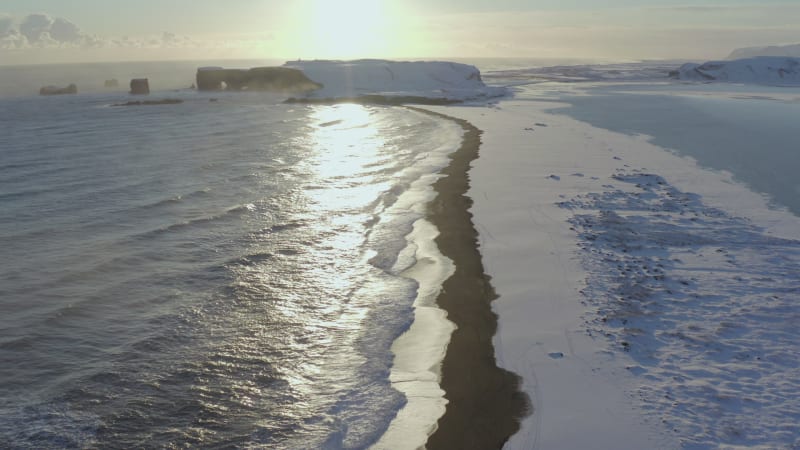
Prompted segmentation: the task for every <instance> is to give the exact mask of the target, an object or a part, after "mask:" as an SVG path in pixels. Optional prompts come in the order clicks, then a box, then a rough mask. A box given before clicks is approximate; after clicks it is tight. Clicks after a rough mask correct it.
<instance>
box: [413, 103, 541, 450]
mask: <svg viewBox="0 0 800 450" xmlns="http://www.w3.org/2000/svg"><path fill="white" fill-rule="evenodd" d="M407 107H408V108H410V109H412V110H415V111H420V112H423V113H426V114H431V115H434V116H437V117H441V118H445V119H448V120H451V121H454V122H456V123H458V124H459V125H460V126H461V127H462V128H463V129H464V136H463V138H462V142H461V145H460V147H459V148H458V150H456V151H455V152H453V153H452V154H451V155H450V159H451V160H450V164H449V165H448V166H447V167H445V168H443V169H442V170H441V171H440V172H439V173H440V175H442V176H441V178H439V179H438V180H437V181H436V182H435V183H434V184H433V189H434V191H435V193H436V197H435V198H434V199H433V200H432V201H431V202H430V203H429V204H428V220H429V221H430V222H431V223H432V224H433V225H434V226H435V227H436V229H437V230H438V231H439V235H438V236H437V237H436V238H435V242H436V245H437V247H438V248H439V251H440V252H441V254H442V255H444V256H445V257H446V258H449V259H450V260H452V261H453V262H454V264H455V267H454V269H455V270H454V272H453V274H452V276H450V277H449V278H448V279H447V280H445V282H444V283H443V284H442V287H441V292H440V293H439V295H438V297H437V298H436V304H437V305H438V306H439V307H440V308H441V309H442V310H444V311H445V312H446V313H447V318H448V319H449V320H450V321H451V322H453V323H454V324H455V326H456V329H455V330H454V331H453V333H452V335H451V337H450V343H449V344H448V346H447V349H446V352H445V356H444V359H443V360H442V362H441V381H440V385H441V388H442V389H443V390H444V391H445V399H446V400H447V402H448V403H447V407H446V410H445V413H444V415H443V416H442V417H441V418H440V419H439V421H438V423H437V426H436V429H435V430H434V431H433V433H432V434H431V435H430V437H429V439H428V442H427V448H428V449H430V450H436V449H450V448H460V449H468V448H476V449H489V448H502V446H503V445H504V444H505V442H506V441H508V439H509V438H510V437H511V436H512V435H514V434H515V433H516V432H517V431H518V430H519V429H520V427H521V421H522V418H523V417H525V416H526V415H527V414H529V412H530V402H529V400H528V398H527V396H526V395H525V394H524V392H522V390H521V389H520V387H521V383H522V380H521V378H520V377H519V376H517V375H516V374H514V373H512V372H510V371H507V370H505V369H502V368H500V367H498V366H497V363H496V360H495V349H494V345H493V338H494V335H495V333H496V331H497V323H498V322H497V320H498V317H497V315H496V314H495V313H494V312H493V311H492V307H491V302H492V301H493V300H495V299H496V298H498V296H497V294H496V293H495V291H494V288H493V287H492V285H491V281H490V277H489V276H488V275H486V273H485V271H484V268H483V263H482V256H481V253H480V251H479V249H478V232H477V230H476V229H475V225H474V224H473V222H472V214H471V213H470V211H469V210H470V207H471V206H472V199H471V198H469V197H468V196H467V195H466V194H467V191H468V190H469V170H470V164H471V163H472V161H474V160H475V159H477V158H478V153H479V149H480V144H481V130H479V129H478V128H477V127H475V126H473V125H472V124H471V123H469V122H467V121H466V120H463V119H458V118H455V117H452V116H448V115H445V114H441V113H437V112H434V111H430V110H426V109H421V108H416V107H410V106H407Z"/></svg>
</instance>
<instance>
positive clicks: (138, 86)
mask: <svg viewBox="0 0 800 450" xmlns="http://www.w3.org/2000/svg"><path fill="white" fill-rule="evenodd" d="M131 94H132V95H148V94H150V82H149V81H148V80H147V78H134V79H132V80H131Z"/></svg>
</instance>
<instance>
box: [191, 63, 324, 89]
mask: <svg viewBox="0 0 800 450" xmlns="http://www.w3.org/2000/svg"><path fill="white" fill-rule="evenodd" d="M321 87H322V85H321V84H319V83H315V82H314V81H311V80H310V79H309V78H308V77H307V76H305V74H304V73H303V72H302V71H300V70H297V69H290V68H287V67H256V68H253V69H223V68H222V67H201V68H199V69H197V89H198V90H200V91H220V90H232V91H242V90H251V91H275V92H303V91H313V90H315V89H319V88H321Z"/></svg>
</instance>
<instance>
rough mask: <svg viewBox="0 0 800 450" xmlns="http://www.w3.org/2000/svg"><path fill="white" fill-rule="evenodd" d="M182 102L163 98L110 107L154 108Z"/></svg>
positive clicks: (116, 104)
mask: <svg viewBox="0 0 800 450" xmlns="http://www.w3.org/2000/svg"><path fill="white" fill-rule="evenodd" d="M181 103H183V100H181V99H178V98H165V99H162V100H145V101H138V100H136V101H130V102H125V103H114V104H113V105H111V106H156V105H180V104H181Z"/></svg>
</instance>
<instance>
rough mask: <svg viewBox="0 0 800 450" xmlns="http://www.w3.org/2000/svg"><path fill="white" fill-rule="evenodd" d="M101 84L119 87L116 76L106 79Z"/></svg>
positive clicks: (108, 86)
mask: <svg viewBox="0 0 800 450" xmlns="http://www.w3.org/2000/svg"><path fill="white" fill-rule="evenodd" d="M103 86H104V87H107V88H115V87H119V80H117V79H116V78H112V79H110V80H106V81H105V83H103Z"/></svg>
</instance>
